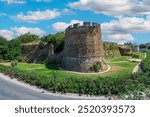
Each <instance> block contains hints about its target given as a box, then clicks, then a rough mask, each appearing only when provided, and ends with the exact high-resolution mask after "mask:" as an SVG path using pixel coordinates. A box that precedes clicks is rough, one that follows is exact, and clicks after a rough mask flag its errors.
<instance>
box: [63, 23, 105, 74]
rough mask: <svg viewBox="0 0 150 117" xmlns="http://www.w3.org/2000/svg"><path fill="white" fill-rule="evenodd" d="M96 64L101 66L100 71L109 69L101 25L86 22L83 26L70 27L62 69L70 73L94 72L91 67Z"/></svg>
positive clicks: (66, 38)
mask: <svg viewBox="0 0 150 117" xmlns="http://www.w3.org/2000/svg"><path fill="white" fill-rule="evenodd" d="M96 63H98V64H100V71H104V70H106V69H107V64H106V62H105V60H104V50H103V44H102V40H101V28H100V24H97V23H90V22H84V23H83V25H80V24H74V25H73V26H69V27H68V28H67V29H66V37H65V45H64V50H63V58H62V64H61V67H62V68H63V69H66V70H70V71H77V72H92V71H91V67H92V66H93V65H94V64H96Z"/></svg>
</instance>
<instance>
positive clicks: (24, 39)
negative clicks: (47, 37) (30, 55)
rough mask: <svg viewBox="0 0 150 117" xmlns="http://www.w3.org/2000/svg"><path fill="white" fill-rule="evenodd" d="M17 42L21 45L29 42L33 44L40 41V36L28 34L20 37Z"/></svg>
mask: <svg viewBox="0 0 150 117" xmlns="http://www.w3.org/2000/svg"><path fill="white" fill-rule="evenodd" d="M15 40H16V41H19V42H20V43H29V42H33V41H38V40H39V36H37V35H35V34H30V33H26V34H23V35H20V36H19V37H17V38H16V39H15Z"/></svg>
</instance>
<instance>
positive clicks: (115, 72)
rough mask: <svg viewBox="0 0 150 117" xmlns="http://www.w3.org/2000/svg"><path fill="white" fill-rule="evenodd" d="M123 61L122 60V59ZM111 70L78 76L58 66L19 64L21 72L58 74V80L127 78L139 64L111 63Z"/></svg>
mask: <svg viewBox="0 0 150 117" xmlns="http://www.w3.org/2000/svg"><path fill="white" fill-rule="evenodd" d="M121 60H122V59H121ZM109 65H110V66H111V68H112V69H111V70H110V71H109V72H107V73H103V74H78V73H72V72H70V71H64V70H59V69H58V67H57V65H49V67H46V66H45V65H44V64H28V63H19V64H18V66H17V67H18V68H19V69H21V70H27V71H31V72H35V73H40V74H43V75H47V76H52V74H53V73H54V72H56V76H57V77H58V78H62V77H63V78H64V77H76V78H95V77H99V76H101V77H105V76H112V77H116V76H120V77H123V76H126V75H129V74H131V73H132V70H133V68H134V67H135V66H136V65H137V63H133V62H123V63H109Z"/></svg>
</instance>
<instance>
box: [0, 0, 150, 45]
mask: <svg viewBox="0 0 150 117" xmlns="http://www.w3.org/2000/svg"><path fill="white" fill-rule="evenodd" d="M84 21H90V22H97V23H100V24H101V28H102V34H103V36H102V38H103V40H105V41H112V42H117V43H124V42H136V43H146V42H150V38H149V37H150V0H0V35H1V36H3V37H5V38H7V39H8V40H10V39H13V38H15V37H16V36H19V35H21V34H25V33H27V32H30V33H32V34H37V35H39V36H43V35H47V34H50V33H56V32H61V31H64V30H65V28H66V27H68V26H69V25H72V24H74V23H78V22H79V23H81V24H82V22H84Z"/></svg>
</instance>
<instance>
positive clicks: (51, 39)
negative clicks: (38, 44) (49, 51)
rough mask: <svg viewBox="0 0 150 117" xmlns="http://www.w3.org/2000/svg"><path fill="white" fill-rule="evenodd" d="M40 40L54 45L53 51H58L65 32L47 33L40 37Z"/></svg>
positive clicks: (60, 49) (62, 45)
mask: <svg viewBox="0 0 150 117" xmlns="http://www.w3.org/2000/svg"><path fill="white" fill-rule="evenodd" d="M41 40H42V41H45V42H47V43H48V44H53V45H54V50H55V52H60V51H62V50H63V47H64V41H65V34H64V33H56V34H54V35H51V34H50V35H47V36H44V37H42V38H41Z"/></svg>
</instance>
